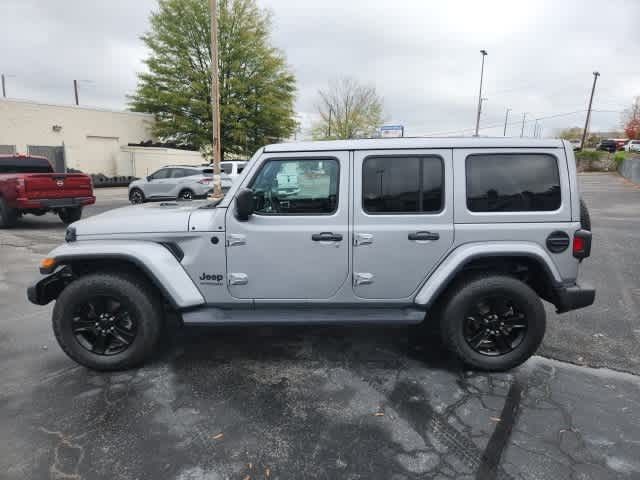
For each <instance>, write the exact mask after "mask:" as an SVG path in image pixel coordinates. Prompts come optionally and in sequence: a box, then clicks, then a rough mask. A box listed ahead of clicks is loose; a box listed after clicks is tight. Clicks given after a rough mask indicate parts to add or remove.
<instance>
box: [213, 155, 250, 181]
mask: <svg viewBox="0 0 640 480" xmlns="http://www.w3.org/2000/svg"><path fill="white" fill-rule="evenodd" d="M246 166H247V162H246V161H244V160H226V161H224V162H220V170H221V171H222V172H223V173H226V174H227V175H229V177H230V178H231V180H233V181H235V180H236V178H238V177H239V176H240V174H241V173H242V171H243V170H244V167H246Z"/></svg>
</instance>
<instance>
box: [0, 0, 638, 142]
mask: <svg viewBox="0 0 640 480" xmlns="http://www.w3.org/2000/svg"><path fill="white" fill-rule="evenodd" d="M258 3H259V4H260V5H261V6H264V7H266V8H269V9H270V10H271V11H272V13H273V19H274V31H273V42H274V43H275V45H276V46H278V47H279V48H280V49H282V50H283V51H284V52H285V54H286V56H287V60H288V62H289V64H290V66H291V68H292V70H293V71H294V73H295V75H296V77H297V80H298V99H297V104H296V107H297V111H298V113H299V115H300V117H301V118H302V119H303V125H304V126H305V127H308V125H309V123H310V122H311V121H312V119H313V117H314V110H315V107H314V105H315V103H316V100H317V98H316V94H317V90H318V89H319V88H322V87H324V86H325V85H326V84H327V82H328V80H329V79H331V78H337V77H340V76H351V77H355V78H356V79H358V80H359V81H361V82H364V83H367V84H370V85H373V86H375V87H376V89H377V90H378V92H379V93H380V95H381V96H382V97H383V98H384V103H385V109H386V114H387V120H388V123H399V124H403V125H405V127H406V130H405V132H406V134H407V135H424V134H438V133H440V134H470V133H472V132H471V129H472V128H473V126H474V122H475V109H476V104H477V95H478V81H479V76H480V61H481V55H480V53H479V50H480V49H482V48H484V49H486V50H487V51H488V53H489V55H488V57H487V60H486V66H485V89H484V96H486V97H487V98H488V100H487V102H486V104H485V108H484V112H483V116H482V120H481V125H485V126H487V127H489V126H491V125H498V126H497V127H494V128H485V129H483V130H482V131H481V133H483V134H487V135H502V122H503V121H504V114H505V110H506V108H511V109H512V113H511V119H512V121H513V122H515V123H516V124H514V125H512V126H510V127H509V131H508V134H510V135H519V134H520V123H519V122H520V121H521V119H522V113H523V112H528V116H527V118H528V119H531V122H528V123H527V126H526V130H525V132H531V131H532V130H533V124H534V122H533V119H534V118H537V117H538V118H539V117H547V116H551V115H559V114H564V113H567V112H574V111H579V112H578V113H575V114H572V115H567V116H561V117H557V118H554V119H547V120H542V121H541V123H542V125H543V127H544V133H545V134H546V135H551V134H553V131H554V129H556V128H558V127H564V126H573V125H582V123H583V122H584V116H585V113H584V110H585V109H586V106H587V100H588V98H587V97H588V93H589V90H590V88H591V83H592V80H593V75H592V72H593V71H594V70H598V71H600V73H601V76H600V78H599V80H598V86H597V90H596V97H595V101H594V109H595V110H600V111H598V112H596V113H594V116H593V121H592V128H593V129H595V130H605V129H614V128H617V127H619V126H620V113H619V112H620V111H621V110H622V109H624V108H626V107H627V106H628V105H629V104H630V103H631V101H632V98H633V97H634V96H637V95H640V62H639V58H640V24H639V23H638V21H639V20H640V1H636V0H607V1H606V2H605V1H586V0H575V1H569V0H562V1H559V0H555V1H554V0H535V1H518V0H504V1H490V0H482V1H478V0H468V1H462V0H460V1H455V0H447V1H445V0H439V1H427V0H415V1H409V0H407V1H396V2H390V1H388V0H386V1H384V0H367V1H366V2H365V1H354V0H323V1H320V2H311V1H309V0H303V1H301V0H258ZM155 5H156V2H155V0H108V1H102V0H100V1H99V0H93V1H92V0H56V1H52V0H1V2H0V18H1V19H2V28H1V29H0V40H1V41H0V71H1V72H3V73H5V75H7V79H6V83H7V95H8V96H9V97H12V98H21V99H32V100H38V101H44V102H52V103H72V102H73V87H72V81H73V79H74V78H76V79H79V80H81V82H80V102H81V104H84V105H91V106H98V107H105V108H114V109H122V108H125V106H126V98H125V95H126V94H127V93H132V92H133V90H134V89H135V85H136V72H137V71H140V70H141V69H142V68H143V64H142V59H143V58H144V57H145V55H146V51H145V47H144V46H143V44H142V42H141V41H140V40H139V36H140V35H141V34H142V33H143V32H145V31H146V30H147V29H148V26H149V23H148V16H149V12H150V11H151V10H152V9H153V8H155ZM85 80H88V81H85ZM604 111H607V112H604Z"/></svg>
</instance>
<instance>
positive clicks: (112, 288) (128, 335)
mask: <svg viewBox="0 0 640 480" xmlns="http://www.w3.org/2000/svg"><path fill="white" fill-rule="evenodd" d="M114 302H115V303H114ZM101 303H102V306H103V307H104V308H101V307H100V304H101ZM116 305H119V306H117V308H116ZM100 312H103V313H104V312H112V314H113V315H114V316H115V317H118V318H120V320H116V321H115V322H111V323H109V319H101V317H100V316H99V315H98V313H100ZM92 313H93V314H92ZM85 315H86V316H85ZM94 321H95V323H94ZM125 321H126V322H127V323H128V325H127V324H126V323H122V322H125ZM52 323H53V331H54V333H55V336H56V339H57V341H58V344H59V345H60V347H61V348H62V350H64V352H65V353H66V354H67V355H68V356H69V357H70V358H71V359H73V360H75V361H76V362H77V363H79V364H80V365H83V366H85V367H87V368H90V369H93V370H99V371H114V370H125V369H129V368H133V367H136V366H138V365H140V364H142V363H143V362H144V361H146V360H148V359H149V358H150V357H151V355H152V353H153V351H154V349H155V347H156V345H157V344H158V340H159V339H160V336H161V333H162V326H163V323H164V322H163V310H162V301H161V299H160V298H158V296H157V295H156V293H155V292H154V290H153V289H152V288H151V287H150V285H149V284H148V283H147V282H146V280H144V279H141V278H138V277H136V276H132V275H125V274H122V275H120V274H117V273H96V274H89V275H87V276H84V277H80V278H79V279H77V280H75V281H73V282H72V283H71V284H69V286H67V287H66V288H65V289H64V290H63V291H62V293H61V294H60V296H59V297H58V299H57V301H56V304H55V307H54V309H53V318H52ZM96 323H98V324H99V327H100V328H96V327H95V324H96ZM109 325H111V326H112V327H113V328H115V329H116V330H115V332H114V333H106V334H100V333H99V332H98V330H101V329H102V327H104V329H106V330H107V331H108V330H109V329H110V327H109ZM113 328H111V330H113ZM74 330H75V331H74ZM81 330H83V331H82V332H81V333H79V332H80V331H81ZM99 336H102V338H104V339H105V340H104V342H105V343H106V342H111V343H110V345H111V346H110V347H108V348H104V344H105V343H102V344H99V342H98V340H97V339H98V337H99ZM117 336H120V338H123V339H126V340H128V341H129V344H128V345H126V346H125V344H124V343H123V342H120V341H119V340H118V338H117ZM92 339H93V340H94V343H93V345H92V344H91V340H92ZM87 344H88V345H87ZM121 348H123V349H122V351H120V349H121Z"/></svg>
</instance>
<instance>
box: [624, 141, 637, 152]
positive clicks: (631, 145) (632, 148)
mask: <svg viewBox="0 0 640 480" xmlns="http://www.w3.org/2000/svg"><path fill="white" fill-rule="evenodd" d="M624 149H625V150H626V151H627V152H640V140H629V141H628V142H627V144H626V145H625V146H624Z"/></svg>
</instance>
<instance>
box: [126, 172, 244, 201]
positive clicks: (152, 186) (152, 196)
mask: <svg viewBox="0 0 640 480" xmlns="http://www.w3.org/2000/svg"><path fill="white" fill-rule="evenodd" d="M221 180H222V191H223V193H226V192H227V190H229V188H231V185H232V180H231V179H230V178H229V176H228V175H225V174H221ZM212 189H213V169H212V168H211V167H196V166H189V165H168V166H166V167H163V168H161V169H160V170H158V171H157V172H155V173H153V174H152V175H149V176H148V177H146V178H141V179H139V180H135V181H133V182H131V184H129V201H130V202H131V203H134V204H135V203H143V202H146V201H150V200H167V199H172V200H173V199H180V200H194V199H196V198H205V197H206V196H207V195H208V194H209V193H211V191H212Z"/></svg>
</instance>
